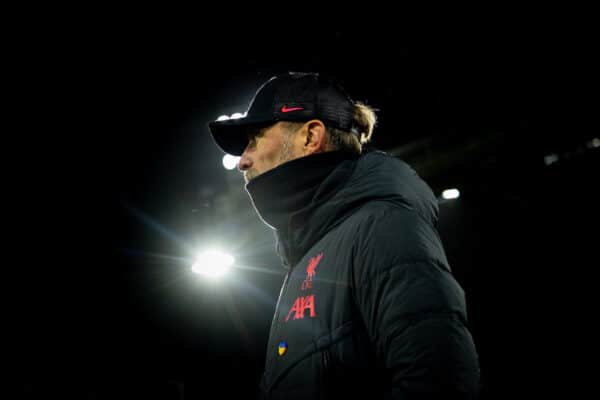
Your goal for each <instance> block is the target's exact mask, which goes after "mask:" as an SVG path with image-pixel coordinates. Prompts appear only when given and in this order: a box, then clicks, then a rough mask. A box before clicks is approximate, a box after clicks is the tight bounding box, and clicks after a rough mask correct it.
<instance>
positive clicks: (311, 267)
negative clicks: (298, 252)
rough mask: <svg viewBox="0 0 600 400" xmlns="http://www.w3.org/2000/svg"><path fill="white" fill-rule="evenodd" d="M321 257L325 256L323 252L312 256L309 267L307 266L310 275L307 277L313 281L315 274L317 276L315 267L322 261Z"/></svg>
mask: <svg viewBox="0 0 600 400" xmlns="http://www.w3.org/2000/svg"><path fill="white" fill-rule="evenodd" d="M321 258H323V253H319V255H317V256H316V257H311V258H310V262H309V263H308V267H306V273H307V274H308V277H307V278H306V279H308V280H311V281H312V278H313V276H315V269H316V268H317V265H318V264H319V262H320V261H321Z"/></svg>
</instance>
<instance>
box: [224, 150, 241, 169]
mask: <svg viewBox="0 0 600 400" xmlns="http://www.w3.org/2000/svg"><path fill="white" fill-rule="evenodd" d="M239 161H240V157H236V156H232V155H231V154H225V155H224V156H223V166H224V167H225V169H229V170H231V169H234V168H235V167H237V165H238V162H239Z"/></svg>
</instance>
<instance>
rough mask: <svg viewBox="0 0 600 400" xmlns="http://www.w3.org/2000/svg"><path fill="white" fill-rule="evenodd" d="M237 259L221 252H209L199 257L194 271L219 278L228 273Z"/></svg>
mask: <svg viewBox="0 0 600 400" xmlns="http://www.w3.org/2000/svg"><path fill="white" fill-rule="evenodd" d="M234 262H235V258H233V256H232V255H230V254H226V253H223V252H221V251H219V250H208V251H205V252H203V253H201V254H199V255H198V257H197V258H196V262H195V263H194V265H192V271H193V272H195V273H197V274H201V275H205V276H208V277H214V278H216V277H219V276H222V275H224V274H225V273H227V271H229V269H230V268H231V266H232V265H233V263H234Z"/></svg>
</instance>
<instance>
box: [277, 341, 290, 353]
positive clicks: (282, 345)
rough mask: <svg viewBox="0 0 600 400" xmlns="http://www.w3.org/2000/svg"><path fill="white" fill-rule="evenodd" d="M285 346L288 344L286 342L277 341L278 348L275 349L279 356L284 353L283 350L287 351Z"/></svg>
mask: <svg viewBox="0 0 600 400" xmlns="http://www.w3.org/2000/svg"><path fill="white" fill-rule="evenodd" d="M287 347H288V345H287V343H286V342H279V348H278V349H277V350H278V352H279V355H280V356H282V355H284V354H285V352H286V351H287Z"/></svg>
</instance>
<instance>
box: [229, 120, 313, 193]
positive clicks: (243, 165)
mask: <svg viewBox="0 0 600 400" xmlns="http://www.w3.org/2000/svg"><path fill="white" fill-rule="evenodd" d="M248 139H249V142H248V146H247V147H246V150H244V153H243V154H242V156H241V158H240V162H239V164H238V169H239V170H240V172H243V173H244V180H245V181H246V183H248V182H250V181H251V180H252V179H254V178H256V177H257V176H259V175H260V174H264V173H265V172H267V171H269V170H271V169H273V168H276V167H278V166H279V165H281V164H283V163H285V162H287V161H290V160H293V159H296V158H298V157H301V156H302V155H303V154H302V151H301V140H300V138H299V135H297V134H296V133H293V132H290V131H289V130H287V129H286V127H285V125H284V124H283V123H281V122H278V123H276V124H274V125H271V126H269V127H267V128H264V129H262V130H261V131H260V133H258V134H257V133H254V134H251V135H250V137H249V138H248Z"/></svg>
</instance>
